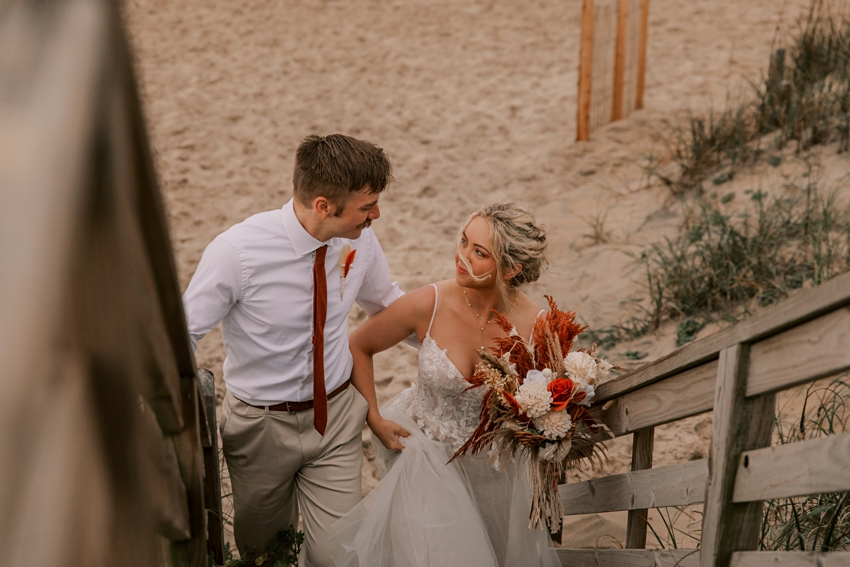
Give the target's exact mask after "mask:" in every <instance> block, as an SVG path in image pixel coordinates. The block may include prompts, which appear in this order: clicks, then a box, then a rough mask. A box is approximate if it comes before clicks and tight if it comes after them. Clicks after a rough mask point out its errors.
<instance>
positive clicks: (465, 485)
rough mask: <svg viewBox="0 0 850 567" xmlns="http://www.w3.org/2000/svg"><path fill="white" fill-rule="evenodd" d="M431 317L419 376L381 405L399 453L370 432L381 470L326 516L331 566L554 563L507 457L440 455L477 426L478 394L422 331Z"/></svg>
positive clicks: (526, 566)
mask: <svg viewBox="0 0 850 567" xmlns="http://www.w3.org/2000/svg"><path fill="white" fill-rule="evenodd" d="M436 289H437V288H436V286H434V290H435V293H436ZM438 299H439V298H438V297H435V301H434V313H436V312H437V303H438ZM433 322H434V315H433V314H432V315H431V324H433ZM431 324H429V325H428V332H427V333H426V335H425V340H424V341H423V342H422V347H421V349H420V351H419V382H418V383H417V384H414V385H413V386H411V387H410V388H408V389H407V390H405V391H403V392H402V393H400V394H399V395H397V396H396V397H394V398H393V399H392V400H390V401H389V402H388V403H387V404H386V405H384V407H382V408H381V415H382V416H383V417H385V418H386V419H390V420H393V421H395V422H396V423H398V424H399V425H401V426H402V427H404V428H405V429H407V430H408V431H409V432H410V437H407V438H405V439H403V440H402V443H403V444H404V446H405V448H404V450H403V451H400V452H399V451H388V450H386V449H385V448H384V447H383V445H382V444H381V442H380V441H378V440H377V439H375V438H374V437H373V444H374V445H375V449H376V451H377V453H378V466H379V470H380V471H381V473H382V476H383V478H382V479H381V482H380V483H378V485H377V486H376V487H375V489H374V490H372V492H371V493H370V494H369V495H368V496H367V497H366V498H365V499H364V500H363V501H362V502H361V503H360V504H358V505H357V506H356V507H355V508H354V509H353V510H351V512H349V513H348V514H346V515H345V516H343V517H342V518H341V519H340V520H339V521H338V522H336V523H335V524H334V526H333V528H332V530H333V532H334V535H333V536H332V537H333V539H335V540H336V542H338V543H339V544H340V545H341V549H340V553H339V557H338V558H337V561H336V564H337V567H367V566H368V567H379V566H380V567H461V566H462V567H479V566H480V567H537V566H539V567H550V566H555V565H559V564H560V562H559V561H558V559H557V556H556V554H555V551H554V548H553V547H551V540H550V538H549V534H548V532H547V531H546V530H530V529H529V528H528V517H529V512H530V508H531V495H530V490H529V487H528V482H527V480H526V479H525V478H524V476H525V475H524V474H523V472H522V471H519V470H517V467H516V466H515V465H514V464H512V463H511V464H509V465H508V466H507V467H505V469H504V470H502V471H501V472H497V471H495V470H494V469H493V468H491V467H490V466H489V465H488V463H487V455H486V454H481V455H479V456H476V457H471V456H464V457H461V458H460V459H457V460H455V461H453V462H452V463H451V464H446V463H447V461H448V460H449V459H450V458H451V456H452V455H453V454H454V452H455V451H456V450H457V449H458V448H460V446H461V445H462V444H463V443H464V441H466V439H468V438H469V436H470V435H471V434H472V432H473V430H474V429H475V427H476V426H477V425H478V413H479V410H480V408H481V396H482V395H483V394H482V392H481V391H480V390H479V389H475V390H469V391H466V389H467V387H468V386H469V384H468V383H467V382H466V381H465V380H464V379H463V376H462V375H461V373H460V372H459V371H458V369H457V368H456V367H455V366H454V364H452V362H451V361H450V360H449V358H448V356H447V351H445V350H442V349H440V347H439V346H438V345H437V343H436V342H434V340H433V339H432V338H431Z"/></svg>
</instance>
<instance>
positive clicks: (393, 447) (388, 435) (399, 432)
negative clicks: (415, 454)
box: [369, 418, 410, 451]
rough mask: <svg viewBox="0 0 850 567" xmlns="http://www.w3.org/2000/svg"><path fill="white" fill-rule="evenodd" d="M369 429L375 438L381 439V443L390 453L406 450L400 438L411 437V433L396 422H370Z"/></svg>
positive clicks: (386, 420) (379, 420) (376, 420)
mask: <svg viewBox="0 0 850 567" xmlns="http://www.w3.org/2000/svg"><path fill="white" fill-rule="evenodd" d="M369 428H370V429H371V430H372V433H374V434H375V437H377V438H378V439H380V441H381V443H382V444H383V445H384V447H386V448H387V449H389V450H390V451H401V450H402V449H404V445H402V444H401V443H400V442H399V440H398V438H399V437H409V436H410V432H409V431H407V430H406V429H405V428H404V427H402V426H401V425H399V424H397V423H396V422H394V421H390V420H388V419H383V418H381V419H375V420H372V421H370V423H369Z"/></svg>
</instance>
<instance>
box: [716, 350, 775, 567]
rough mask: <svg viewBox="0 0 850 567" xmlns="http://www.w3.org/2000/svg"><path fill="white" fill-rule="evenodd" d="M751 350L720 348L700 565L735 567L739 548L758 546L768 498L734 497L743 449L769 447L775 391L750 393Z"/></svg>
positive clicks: (746, 549) (754, 547) (745, 548)
mask: <svg viewBox="0 0 850 567" xmlns="http://www.w3.org/2000/svg"><path fill="white" fill-rule="evenodd" d="M749 350H750V348H749V345H747V344H740V343H739V344H737V345H733V346H731V347H728V348H726V349H724V350H722V351H721V352H720V362H719V365H718V370H717V385H716V389H715V396H714V422H713V424H712V430H711V450H710V451H709V457H708V481H707V482H706V495H705V512H704V518H703V530H702V544H701V546H700V549H701V551H700V567H729V563H730V560H731V558H732V553H733V552H735V551H748V550H755V549H756V548H757V546H758V537H759V532H760V529H761V522H762V503H761V502H747V503H741V504H735V503H733V502H732V492H733V490H734V487H735V473H736V471H737V468H738V461H739V459H740V456H741V453H742V452H743V451H749V450H752V449H758V448H761V447H767V446H769V445H770V439H771V433H772V432H773V420H774V409H775V408H774V406H775V396H774V395H773V394H768V395H763V396H757V397H752V398H747V397H746V390H747V375H748V373H749Z"/></svg>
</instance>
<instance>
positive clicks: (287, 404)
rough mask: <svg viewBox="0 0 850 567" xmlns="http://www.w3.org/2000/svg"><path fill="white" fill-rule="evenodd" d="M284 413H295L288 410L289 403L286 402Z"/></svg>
mask: <svg viewBox="0 0 850 567" xmlns="http://www.w3.org/2000/svg"><path fill="white" fill-rule="evenodd" d="M286 411H287V412H288V413H295V412H294V411H292V410H291V409H289V402H286Z"/></svg>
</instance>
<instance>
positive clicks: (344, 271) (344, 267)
mask: <svg viewBox="0 0 850 567" xmlns="http://www.w3.org/2000/svg"><path fill="white" fill-rule="evenodd" d="M356 254H357V250H352V249H351V245H350V244H346V245H345V246H343V247H342V251H341V252H340V253H339V300H340V301H342V299H343V296H344V295H345V279H346V278H347V277H348V272H350V271H351V265H352V264H354V256H355V255H356Z"/></svg>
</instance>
